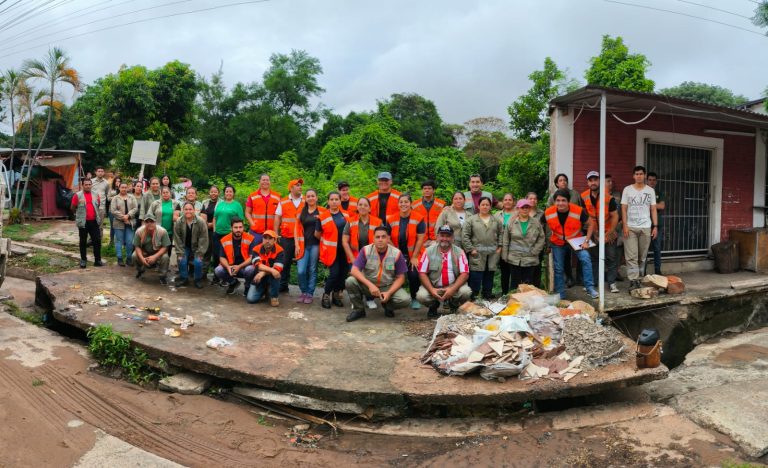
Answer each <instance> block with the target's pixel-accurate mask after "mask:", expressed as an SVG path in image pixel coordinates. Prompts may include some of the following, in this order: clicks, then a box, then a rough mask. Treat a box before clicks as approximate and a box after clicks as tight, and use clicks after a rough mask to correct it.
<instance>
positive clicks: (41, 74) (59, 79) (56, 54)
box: [17, 47, 80, 205]
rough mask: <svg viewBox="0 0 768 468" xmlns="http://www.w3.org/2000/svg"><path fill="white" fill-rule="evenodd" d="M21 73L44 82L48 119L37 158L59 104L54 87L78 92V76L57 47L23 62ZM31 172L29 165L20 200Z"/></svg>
mask: <svg viewBox="0 0 768 468" xmlns="http://www.w3.org/2000/svg"><path fill="white" fill-rule="evenodd" d="M22 73H23V74H24V76H26V77H28V78H31V79H38V80H42V81H44V82H45V88H44V91H45V92H46V97H45V99H44V100H43V104H44V105H46V106H47V107H48V117H47V121H46V124H45V129H44V130H43V134H42V136H41V137H40V143H39V144H38V145H37V149H36V150H35V154H34V156H33V157H34V158H37V155H38V154H40V149H42V147H43V143H44V142H45V137H46V135H47V134H48V129H49V128H50V126H51V119H52V118H53V113H54V110H55V109H56V108H57V103H58V102H59V101H58V99H57V94H56V86H57V85H59V84H62V83H66V84H68V85H70V86H71V87H72V89H74V91H75V92H77V91H79V90H80V76H79V75H78V73H77V70H75V69H74V68H72V67H71V66H70V62H69V56H68V55H67V54H66V52H64V50H62V49H60V48H58V47H52V48H50V49H48V54H47V55H46V57H45V58H44V59H42V60H37V59H30V60H26V61H25V62H24V66H23V72H22ZM59 108H60V103H59ZM30 121H32V119H30ZM31 172H32V166H31V165H30V166H29V170H28V171H27V175H26V180H25V181H24V188H23V189H22V192H21V199H22V200H23V199H24V193H25V192H26V191H27V188H28V186H29V176H30V174H31ZM17 205H18V202H17Z"/></svg>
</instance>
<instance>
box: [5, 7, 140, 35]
mask: <svg viewBox="0 0 768 468" xmlns="http://www.w3.org/2000/svg"><path fill="white" fill-rule="evenodd" d="M133 1H135V0H124V1H122V2H119V3H115V4H114V5H107V6H105V7H102V8H96V7H97V6H100V5H103V4H105V3H110V2H112V0H106V1H104V2H101V3H97V4H95V5H90V6H87V7H85V8H81V9H79V10H75V11H73V12H70V13H67V14H66V15H63V16H61V17H59V19H57V20H55V21H49V22H46V21H43V22H42V23H40V24H39V25H37V26H33V27H32V28H30V29H27V30H25V31H23V32H20V33H18V34H16V35H14V36H11V37H10V38H8V39H7V40H4V41H2V42H3V45H5V46H8V47H15V46H9V44H11V43H13V42H16V41H18V40H19V39H22V38H26V37H28V36H29V34H30V33H32V32H35V31H39V30H41V29H46V28H49V27H51V26H53V25H56V24H60V23H63V22H66V21H71V20H74V19H77V18H82V17H84V16H88V15H92V14H94V13H98V12H100V11H104V10H108V9H110V8H116V7H119V6H121V5H125V4H126V3H131V2H133ZM92 8H96V9H95V10H91V11H87V12H86V13H82V14H80V15H77V16H74V17H72V18H67V17H69V16H72V15H74V14H76V13H80V12H82V11H85V10H89V9H92ZM75 27H78V26H75Z"/></svg>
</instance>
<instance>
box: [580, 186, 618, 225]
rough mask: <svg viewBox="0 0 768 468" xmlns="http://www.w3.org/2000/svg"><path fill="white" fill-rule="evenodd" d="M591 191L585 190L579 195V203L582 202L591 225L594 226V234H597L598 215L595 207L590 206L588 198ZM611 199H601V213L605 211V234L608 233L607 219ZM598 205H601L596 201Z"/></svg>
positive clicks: (590, 202) (608, 196)
mask: <svg viewBox="0 0 768 468" xmlns="http://www.w3.org/2000/svg"><path fill="white" fill-rule="evenodd" d="M590 194H591V190H589V189H587V190H585V191H583V192H582V193H581V201H582V202H584V208H585V209H586V210H587V213H589V218H590V221H591V222H592V224H593V225H594V229H595V232H599V231H598V230H597V228H598V223H599V221H600V220H599V219H597V218H598V217H599V216H600V214H599V213H598V211H597V207H595V206H594V205H592V198H591V197H590ZM612 199H613V197H611V196H610V195H605V196H604V197H603V203H602V205H603V211H605V232H608V231H609V229H608V217H609V216H610V214H611V213H610V207H611V200H612ZM597 204H598V205H600V204H601V203H600V202H599V201H598V203H597Z"/></svg>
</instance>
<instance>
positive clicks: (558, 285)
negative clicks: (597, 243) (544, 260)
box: [552, 245, 595, 298]
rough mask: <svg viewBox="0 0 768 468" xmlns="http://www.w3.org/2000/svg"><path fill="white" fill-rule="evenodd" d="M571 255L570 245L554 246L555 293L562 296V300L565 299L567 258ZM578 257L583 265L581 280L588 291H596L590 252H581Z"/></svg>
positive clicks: (577, 253)
mask: <svg viewBox="0 0 768 468" xmlns="http://www.w3.org/2000/svg"><path fill="white" fill-rule="evenodd" d="M570 254H571V248H570V247H569V246H568V245H563V246H559V245H553V246H552V258H553V259H554V263H555V265H554V267H555V292H556V293H557V294H560V298H563V297H565V267H564V263H565V256H566V255H570ZM576 257H577V258H578V259H579V263H580V264H581V279H582V281H583V282H584V287H585V288H587V291H591V290H593V289H595V280H594V278H593V277H592V259H591V258H590V257H589V251H587V250H579V251H577V252H576Z"/></svg>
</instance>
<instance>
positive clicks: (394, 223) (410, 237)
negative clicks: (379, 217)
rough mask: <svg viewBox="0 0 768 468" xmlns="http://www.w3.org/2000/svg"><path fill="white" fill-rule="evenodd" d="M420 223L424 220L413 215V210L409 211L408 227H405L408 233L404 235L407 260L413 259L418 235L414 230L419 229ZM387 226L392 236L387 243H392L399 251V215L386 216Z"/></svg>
mask: <svg viewBox="0 0 768 468" xmlns="http://www.w3.org/2000/svg"><path fill="white" fill-rule="evenodd" d="M422 221H424V218H422V217H421V215H420V214H418V213H414V212H413V210H411V215H410V216H409V217H408V226H407V227H406V229H407V230H408V233H407V234H406V235H405V236H406V237H405V239H406V242H407V243H408V258H413V253H414V252H413V251H414V250H415V249H416V236H417V235H418V234H417V233H416V230H417V229H418V227H419V223H420V222H422ZM387 224H389V227H390V228H391V229H392V234H391V235H390V237H389V241H390V242H391V243H392V245H394V246H395V247H397V248H398V249H399V248H400V246H399V242H400V241H399V239H400V228H401V226H400V213H397V214H396V215H392V216H388V217H387ZM403 253H405V252H403Z"/></svg>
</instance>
